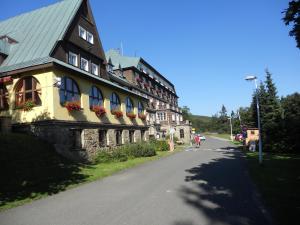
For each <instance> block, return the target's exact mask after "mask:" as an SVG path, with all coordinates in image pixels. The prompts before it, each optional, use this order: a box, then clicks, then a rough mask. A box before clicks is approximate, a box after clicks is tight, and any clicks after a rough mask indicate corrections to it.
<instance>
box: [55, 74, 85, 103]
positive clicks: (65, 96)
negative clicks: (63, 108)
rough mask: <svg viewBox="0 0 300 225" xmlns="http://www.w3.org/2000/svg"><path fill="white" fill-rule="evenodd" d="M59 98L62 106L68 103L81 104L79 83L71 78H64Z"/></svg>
mask: <svg viewBox="0 0 300 225" xmlns="http://www.w3.org/2000/svg"><path fill="white" fill-rule="evenodd" d="M59 97H60V103H61V104H64V103H65V102H67V101H79V102H80V92H79V88H78V85H77V83H76V82H75V81H74V80H73V79H71V78H69V77H63V78H62V79H61V85H60V89H59Z"/></svg>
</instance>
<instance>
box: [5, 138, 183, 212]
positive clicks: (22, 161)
mask: <svg viewBox="0 0 300 225" xmlns="http://www.w3.org/2000/svg"><path fill="white" fill-rule="evenodd" d="M0 143H1V149H0V177H1V179H0V211H1V210H4V209H9V208H13V207H16V206H19V205H22V204H25V203H28V202H31V201H33V200H36V199H40V198H43V197H46V196H50V195H53V194H56V193H59V192H61V191H64V190H67V189H70V188H74V187H77V186H79V185H81V184H84V183H88V182H92V181H95V180H98V179H101V178H104V177H107V176H110V175H112V174H114V173H116V172H119V171H121V170H124V169H128V168H132V167H135V166H137V165H140V164H143V163H145V162H149V161H153V160H157V159H160V158H162V157H166V156H169V155H172V154H173V153H175V152H179V151H181V150H182V149H183V148H184V146H178V147H177V148H176V150H175V151H174V152H167V151H157V152H156V155H155V156H152V157H142V158H133V159H128V160H127V161H124V162H109V163H97V164H90V165H83V164H76V163H72V162H70V161H68V160H66V159H64V158H62V157H61V156H60V155H58V154H57V153H56V152H55V151H54V150H53V148H52V147H51V146H50V145H48V144H47V143H45V142H42V141H40V140H37V139H35V138H34V137H31V136H27V135H22V134H10V135H0ZM24 143H26V144H24Z"/></svg>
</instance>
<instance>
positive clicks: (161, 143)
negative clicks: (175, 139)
mask: <svg viewBox="0 0 300 225" xmlns="http://www.w3.org/2000/svg"><path fill="white" fill-rule="evenodd" d="M150 144H151V145H153V146H155V150H156V151H169V144H168V142H167V141H166V140H153V141H151V143H150Z"/></svg>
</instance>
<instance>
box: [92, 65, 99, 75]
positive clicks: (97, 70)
mask: <svg viewBox="0 0 300 225" xmlns="http://www.w3.org/2000/svg"><path fill="white" fill-rule="evenodd" d="M94 68H96V71H95V72H94ZM91 72H92V74H94V75H97V76H98V75H99V66H98V65H97V64H95V63H92V66H91Z"/></svg>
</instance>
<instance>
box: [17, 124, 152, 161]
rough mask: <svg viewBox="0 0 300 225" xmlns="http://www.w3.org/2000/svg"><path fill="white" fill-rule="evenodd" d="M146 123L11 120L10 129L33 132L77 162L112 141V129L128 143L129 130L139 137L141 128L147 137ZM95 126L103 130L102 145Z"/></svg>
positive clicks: (95, 153)
mask: <svg viewBox="0 0 300 225" xmlns="http://www.w3.org/2000/svg"><path fill="white" fill-rule="evenodd" d="M146 129H147V127H134V129H133V127H132V126H117V125H105V126H104V125H98V124H88V123H69V122H65V123H64V122H55V121H48V122H37V123H31V124H14V125H13V131H14V132H22V133H28V134H32V135H34V136H37V137H39V138H41V139H43V140H45V141H47V142H49V143H51V144H52V145H53V146H54V147H55V149H56V151H57V152H58V153H59V154H61V155H63V156H64V157H66V158H69V159H71V160H73V161H78V162H87V161H90V160H91V159H92V158H93V157H94V156H95V155H97V153H98V152H99V151H103V150H107V149H109V148H111V147H115V146H117V144H116V131H121V142H122V144H125V143H129V130H131V131H134V136H133V139H134V141H140V140H141V133H142V130H143V131H144V135H145V140H148V139H149V138H148V136H147V135H148V133H147V132H146ZM99 130H105V131H106V137H105V139H106V140H105V142H106V145H105V146H101V147H100V144H99Z"/></svg>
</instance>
